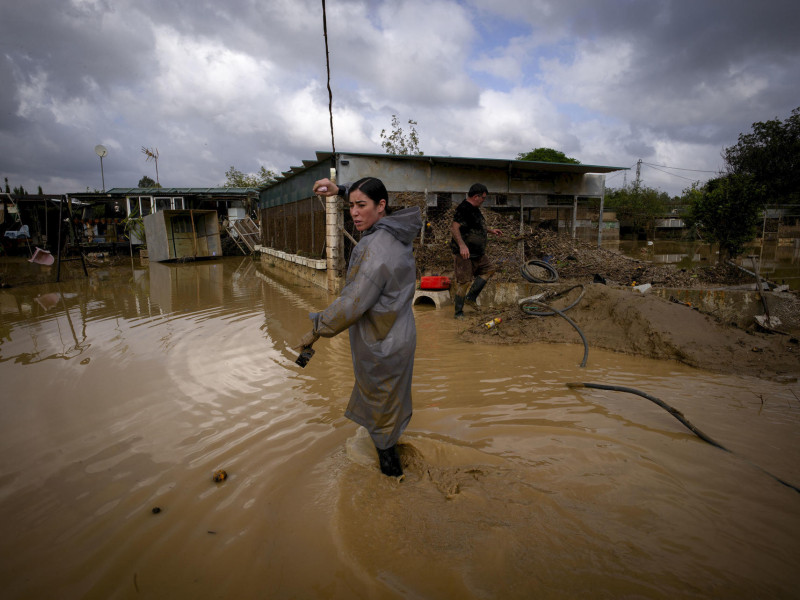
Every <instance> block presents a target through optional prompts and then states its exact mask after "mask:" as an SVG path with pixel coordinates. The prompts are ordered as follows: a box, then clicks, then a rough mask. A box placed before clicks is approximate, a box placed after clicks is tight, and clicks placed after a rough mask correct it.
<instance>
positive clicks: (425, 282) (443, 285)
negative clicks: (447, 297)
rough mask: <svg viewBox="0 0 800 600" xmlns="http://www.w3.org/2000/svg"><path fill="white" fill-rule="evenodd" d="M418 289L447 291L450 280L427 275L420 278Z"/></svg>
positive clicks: (439, 276)
mask: <svg viewBox="0 0 800 600" xmlns="http://www.w3.org/2000/svg"><path fill="white" fill-rule="evenodd" d="M419 289H421V290H449V289H450V278H449V277H443V276H441V275H427V276H425V277H422V278H420V280H419Z"/></svg>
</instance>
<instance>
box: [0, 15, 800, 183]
mask: <svg viewBox="0 0 800 600" xmlns="http://www.w3.org/2000/svg"><path fill="white" fill-rule="evenodd" d="M326 8H327V26H328V43H329V48H330V62H331V87H332V90H333V111H334V115H333V116H334V134H335V142H336V149H337V150H339V151H355V152H375V153H382V152H383V149H382V148H381V145H380V144H381V138H380V132H381V130H382V129H389V128H390V123H391V117H392V115H393V114H396V115H397V116H398V118H399V119H400V121H401V122H402V123H403V124H405V123H407V121H408V119H414V120H416V121H417V122H418V125H417V130H418V133H419V136H420V141H421V144H420V145H421V149H422V150H423V151H424V152H425V154H429V155H445V156H472V157H491V158H514V157H516V155H517V154H518V153H520V152H526V151H529V150H531V149H532V148H536V147H540V146H545V147H551V148H556V149H558V150H561V151H563V152H565V153H566V154H567V155H568V156H571V157H574V158H577V159H578V160H580V161H581V162H582V163H584V164H598V165H614V166H622V167H631V168H632V170H631V171H629V172H628V174H627V181H628V183H630V182H631V181H632V179H633V177H635V165H636V162H637V161H638V160H639V159H641V160H642V161H643V164H644V166H643V167H642V171H641V175H642V180H643V183H644V184H645V185H648V186H651V187H657V188H660V189H662V190H664V191H667V192H669V193H671V194H678V193H680V191H681V190H682V189H684V188H685V187H687V186H688V185H690V184H691V182H692V181H693V180H701V181H704V180H705V179H707V178H708V177H711V176H713V172H716V171H718V170H719V169H720V168H721V167H722V160H721V158H720V154H721V151H722V149H723V148H724V147H726V146H730V145H732V144H734V143H735V142H736V140H737V137H738V135H739V134H740V133H743V132H747V131H749V130H750V128H751V125H752V123H754V122H756V121H764V120H767V119H772V118H776V117H777V118H779V119H781V120H783V119H785V118H787V117H788V116H789V115H790V113H791V110H792V109H793V108H796V107H798V106H800V35H798V33H797V28H798V23H800V18H799V17H800V4H798V3H797V2H796V0H785V1H784V0H759V1H758V2H756V1H754V0H385V1H383V0H326ZM0 23H2V24H3V35H2V36H0V176H2V177H7V178H8V180H9V183H10V185H11V187H16V186H18V185H23V186H24V187H25V188H26V189H27V190H28V191H30V192H35V191H36V188H37V187H38V186H42V188H43V190H44V192H45V193H64V192H79V191H85V190H86V188H87V187H88V188H90V189H95V188H96V189H100V188H101V187H102V184H101V171H100V159H99V158H98V157H97V155H96V154H95V153H94V148H95V146H96V145H97V144H103V145H104V146H106V148H107V149H108V155H107V156H106V158H104V159H103V168H104V173H105V187H106V188H107V189H108V188H112V187H134V186H136V184H137V183H138V181H139V179H140V178H141V177H142V176H143V175H148V176H149V177H151V178H153V179H155V177H156V172H155V164H154V162H153V161H152V160H151V161H149V162H148V161H146V156H145V155H144V154H143V153H142V151H141V150H142V147H148V148H157V149H158V152H159V159H158V176H159V181H160V182H161V184H162V185H163V186H165V187H173V186H175V187H203V186H217V185H220V184H222V183H223V182H224V181H225V171H226V170H227V169H228V168H229V167H230V166H235V167H236V168H237V169H239V170H241V171H244V172H249V173H254V172H256V171H258V169H259V167H260V166H262V165H263V166H265V167H266V168H267V169H271V170H274V171H276V172H280V171H284V170H287V169H288V168H289V167H291V166H293V165H299V164H300V163H301V161H302V160H303V159H313V158H314V152H315V151H317V150H330V148H331V133H330V124H329V115H328V92H327V89H326V77H327V76H326V70H325V45H324V37H323V33H322V32H323V29H322V3H321V0H216V1H214V2H211V1H208V0H24V1H6V2H2V5H0ZM406 129H407V125H406ZM625 177H626V176H624V175H623V174H622V173H619V174H616V175H611V176H609V178H608V179H607V186H609V187H619V186H621V185H622V184H623V181H624V178H625Z"/></svg>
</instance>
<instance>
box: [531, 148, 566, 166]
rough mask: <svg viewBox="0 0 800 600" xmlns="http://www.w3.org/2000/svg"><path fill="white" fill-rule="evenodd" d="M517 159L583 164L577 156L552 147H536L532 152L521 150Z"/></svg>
mask: <svg viewBox="0 0 800 600" xmlns="http://www.w3.org/2000/svg"><path fill="white" fill-rule="evenodd" d="M517 160H529V161H532V162H551V163H564V164H572V165H579V164H581V161H579V160H578V159H577V158H570V157H569V156H567V155H566V154H564V153H563V152H561V151H560V150H553V149H552V148H534V149H533V150H531V151H530V152H520V153H519V154H517Z"/></svg>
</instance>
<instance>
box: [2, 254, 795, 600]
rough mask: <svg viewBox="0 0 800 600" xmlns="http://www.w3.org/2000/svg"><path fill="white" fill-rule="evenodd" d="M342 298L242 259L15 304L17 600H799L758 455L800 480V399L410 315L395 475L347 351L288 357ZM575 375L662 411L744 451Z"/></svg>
mask: <svg viewBox="0 0 800 600" xmlns="http://www.w3.org/2000/svg"><path fill="white" fill-rule="evenodd" d="M330 300H331V298H329V297H328V295H327V294H326V293H325V292H324V291H322V290H319V289H317V288H314V287H311V286H309V285H307V284H302V283H298V282H297V281H295V280H293V279H292V278H291V277H288V276H287V275H285V274H283V273H281V272H280V271H276V270H273V269H269V268H266V267H262V266H261V265H259V264H257V263H255V262H253V261H252V260H251V259H249V258H246V259H222V260H215V261H212V262H209V263H195V264H181V265H172V266H166V265H160V264H156V265H154V264H151V265H150V267H149V269H148V268H144V269H137V270H131V269H130V268H128V269H110V270H108V271H105V272H98V271H93V272H92V273H91V277H90V278H89V280H76V281H71V282H66V283H62V284H60V285H39V286H31V287H27V288H15V289H11V290H2V291H0V369H1V371H0V372H1V373H2V381H3V382H4V387H5V389H4V393H3V397H2V400H1V401H0V411H2V412H1V413H0V427H1V428H2V435H0V457H2V458H1V459H0V460H1V461H2V463H0V464H2V474H3V477H2V478H0V509H2V511H3V514H4V515H7V519H6V520H7V525H6V529H5V531H4V536H3V537H2V541H0V574H2V575H4V582H5V583H4V586H5V589H4V592H5V594H6V595H7V596H8V597H13V598H41V597H84V596H88V597H97V598H106V597H134V596H140V595H141V596H142V597H148V596H149V597H163V598H174V597H193V598H211V597H215V598H216V597H239V598H249V597H265V596H267V597H277V598H300V597H302V598H305V597H322V598H338V597H381V598H384V597H388V598H406V597H424V598H451V597H454V596H456V595H459V596H461V597H465V598H483V597H503V598H531V597H537V598H574V597H581V596H606V597H630V596H636V597H646V598H667V597H675V596H679V597H686V596H696V597H732V598H751V597H790V596H792V595H793V594H794V591H795V590H796V589H797V586H798V584H799V583H800V577H799V576H798V575H797V574H796V572H795V571H796V569H795V566H796V564H797V562H798V559H800V517H799V516H798V515H800V512H798V510H797V507H798V502H800V497H798V494H796V493H795V492H792V491H791V490H788V489H787V488H785V487H783V486H781V485H780V484H778V483H776V482H774V481H773V480H772V479H770V478H769V477H767V476H766V475H764V474H763V473H761V472H760V471H759V470H758V469H757V468H755V467H753V465H752V464H751V463H755V464H757V465H759V466H760V467H763V468H764V469H766V470H768V471H769V472H771V473H775V474H776V475H778V476H780V477H782V478H783V479H786V480H788V481H790V482H792V483H795V484H797V483H798V482H800V461H798V458H800V455H799V452H800V444H798V423H799V422H800V402H798V400H797V398H798V396H800V389H798V387H797V384H791V385H784V384H778V383H775V382H769V381H759V380H754V379H747V378H735V377H728V376H721V375H711V374H707V373H703V372H698V371H695V370H692V369H689V368H688V367H683V366H679V365H677V364H673V363H667V362H655V361H647V360H637V359H633V358H631V357H627V356H622V355H615V354H610V353H604V352H599V351H595V350H591V351H590V354H589V363H588V366H587V368H585V369H580V368H578V367H577V366H576V362H577V361H576V356H579V355H580V354H581V350H582V349H581V348H580V347H579V346H576V345H571V344H570V345H541V344H537V343H536V342H535V340H532V341H531V343H530V344H527V345H518V346H513V347H500V346H486V345H477V344H466V343H464V342H462V341H461V340H460V339H459V336H458V333H459V331H460V328H461V327H463V324H461V323H459V322H456V321H454V320H453V319H452V318H451V317H450V314H449V313H447V311H437V310H435V309H433V308H431V307H416V308H415V316H416V319H417V328H418V340H419V342H418V350H417V361H416V368H415V377H414V388H413V390H414V405H415V414H414V417H413V419H412V421H411V425H410V427H409V430H408V433H407V435H406V436H405V437H404V439H403V446H402V448H401V453H402V456H403V460H404V462H405V464H406V473H407V477H406V481H404V482H403V483H400V484H397V483H396V482H394V481H392V480H389V479H388V478H385V477H383V476H381V475H380V473H379V471H378V469H377V466H376V465H375V457H374V453H373V450H372V449H371V447H370V445H369V444H368V443H367V442H368V438H367V437H365V436H364V435H363V434H362V433H361V432H360V431H359V430H358V429H357V428H356V427H355V426H354V425H353V424H352V423H351V422H350V421H348V420H346V419H345V418H344V409H345V406H346V403H347V398H348V397H349V393H350V388H351V386H352V369H351V365H350V352H349V346H348V340H347V336H346V335H341V336H338V337H336V338H333V339H323V340H320V341H319V342H318V344H317V346H316V347H315V348H316V349H317V353H316V355H315V357H314V359H313V361H311V363H309V366H308V367H307V368H306V369H299V368H297V367H296V366H295V365H294V364H293V361H294V358H295V355H294V353H293V352H292V351H291V350H290V349H289V347H290V346H291V345H292V344H294V343H295V342H296V340H297V339H299V337H300V336H301V335H302V334H303V333H304V332H305V331H306V330H307V329H308V326H309V321H308V317H307V313H308V312H309V311H314V310H319V309H321V308H324V306H326V305H327V304H328V303H329V302H330ZM590 345H591V340H590ZM50 358H59V359H61V360H48V359H50ZM569 381H596V382H602V383H608V384H611V385H621V386H629V387H635V388H638V389H642V390H644V391H647V392H648V393H650V394H652V395H655V396H657V397H659V398H663V399H664V400H665V401H669V403H670V404H672V405H673V406H675V407H676V408H677V409H679V410H681V411H682V412H683V413H684V414H686V416H687V417H689V418H690V420H691V421H692V422H693V423H695V424H696V425H697V426H698V427H700V428H701V429H702V430H703V431H705V432H706V433H708V434H709V435H710V436H711V437H713V438H714V439H717V440H719V441H720V442H721V443H723V444H724V445H725V446H727V447H729V448H731V449H732V450H733V454H727V453H724V452H722V451H720V450H718V449H717V448H714V447H712V446H709V445H707V444H704V443H703V442H701V441H700V440H698V439H697V438H696V437H694V436H692V435H691V434H690V433H689V432H688V431H686V430H685V429H684V428H682V427H681V426H680V424H678V423H677V422H676V421H675V420H674V419H673V418H672V417H670V416H669V415H667V414H666V413H664V412H663V411H662V410H661V409H659V408H658V407H655V406H654V405H652V404H651V403H649V402H647V401H646V400H637V399H635V398H632V397H630V395H625V394H617V393H613V392H605V391H596V390H593V391H589V390H570V389H567V387H566V385H565V384H566V383H567V382H569ZM218 468H224V469H226V471H227V472H228V474H229V479H228V480H227V481H226V482H225V483H222V484H216V483H214V482H213V481H212V479H211V476H212V473H213V472H214V471H215V470H216V469H218ZM155 507H158V508H160V509H161V510H160V512H158V513H157V514H154V513H153V508H155ZM433 565H435V567H433V568H432V566H433Z"/></svg>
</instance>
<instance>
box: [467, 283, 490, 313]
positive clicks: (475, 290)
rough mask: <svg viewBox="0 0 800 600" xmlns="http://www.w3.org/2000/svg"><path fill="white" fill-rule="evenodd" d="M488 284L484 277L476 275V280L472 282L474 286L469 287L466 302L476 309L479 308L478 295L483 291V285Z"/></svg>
mask: <svg viewBox="0 0 800 600" xmlns="http://www.w3.org/2000/svg"><path fill="white" fill-rule="evenodd" d="M485 285H486V280H485V279H484V278H483V277H476V278H475V281H473V282H472V287H471V288H469V291H468V292H467V295H466V297H465V298H464V302H465V303H466V304H467V306H471V307H472V308H474V309H475V310H478V304H477V303H476V300H477V299H478V296H479V295H480V293H481V292H482V291H483V287H484V286H485Z"/></svg>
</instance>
